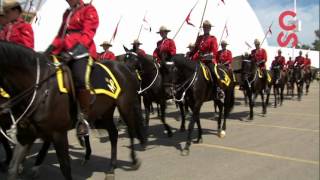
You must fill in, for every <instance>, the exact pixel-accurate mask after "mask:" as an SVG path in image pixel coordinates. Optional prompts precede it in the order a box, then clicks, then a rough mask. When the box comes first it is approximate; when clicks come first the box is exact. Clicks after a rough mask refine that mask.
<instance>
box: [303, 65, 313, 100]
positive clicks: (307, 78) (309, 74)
mask: <svg viewBox="0 0 320 180" xmlns="http://www.w3.org/2000/svg"><path fill="white" fill-rule="evenodd" d="M303 77H304V79H303V80H304V83H305V84H306V95H307V94H308V93H309V87H310V83H311V81H312V72H311V69H304V76H303Z"/></svg>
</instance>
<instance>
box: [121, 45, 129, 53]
mask: <svg viewBox="0 0 320 180" xmlns="http://www.w3.org/2000/svg"><path fill="white" fill-rule="evenodd" d="M123 49H124V51H126V53H127V52H129V51H130V50H129V49H128V48H127V47H126V46H125V45H123Z"/></svg>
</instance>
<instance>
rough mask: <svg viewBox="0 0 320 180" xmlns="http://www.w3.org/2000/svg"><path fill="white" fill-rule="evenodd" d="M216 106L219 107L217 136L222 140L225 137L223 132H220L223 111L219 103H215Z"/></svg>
mask: <svg viewBox="0 0 320 180" xmlns="http://www.w3.org/2000/svg"><path fill="white" fill-rule="evenodd" d="M216 103H217V104H218V107H219V117H218V136H219V137H220V138H223V137H224V135H225V132H222V126H221V122H222V113H223V110H224V107H223V104H222V102H221V101H217V102H216Z"/></svg>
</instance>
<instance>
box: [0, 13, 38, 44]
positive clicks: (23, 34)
mask: <svg viewBox="0 0 320 180" xmlns="http://www.w3.org/2000/svg"><path fill="white" fill-rule="evenodd" d="M0 39H1V40H4V41H9V42H13V43H17V44H20V45H23V46H26V47H28V48H31V49H33V48H34V37H33V30H32V27H31V25H30V24H29V23H27V22H26V21H24V20H23V19H22V18H20V17H19V18H18V19H17V20H15V21H14V22H10V23H8V24H6V25H5V26H4V27H3V29H2V30H1V32H0Z"/></svg>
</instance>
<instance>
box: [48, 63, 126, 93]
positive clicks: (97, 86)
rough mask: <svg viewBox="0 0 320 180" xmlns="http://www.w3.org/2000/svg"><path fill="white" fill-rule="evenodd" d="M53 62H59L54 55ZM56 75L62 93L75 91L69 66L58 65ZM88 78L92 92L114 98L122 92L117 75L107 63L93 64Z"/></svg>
mask: <svg viewBox="0 0 320 180" xmlns="http://www.w3.org/2000/svg"><path fill="white" fill-rule="evenodd" d="M89 58H91V57H89ZM53 62H54V63H57V62H58V60H57V58H56V57H53ZM56 76H57V83H58V87H59V91H60V92H61V93H71V92H74V86H73V80H72V75H71V71H70V69H69V68H67V67H65V66H57V73H56ZM86 79H87V80H88V84H89V90H90V92H91V94H104V95H106V96H109V97H111V98H113V99H117V98H118V96H119V94H120V92H121V87H120V85H119V83H118V81H117V79H116V77H115V76H114V74H113V73H112V71H111V70H110V68H109V67H108V65H107V64H106V63H104V64H102V63H99V62H94V63H93V64H92V66H91V72H90V75H89V77H86ZM72 94H74V93H72Z"/></svg>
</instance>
